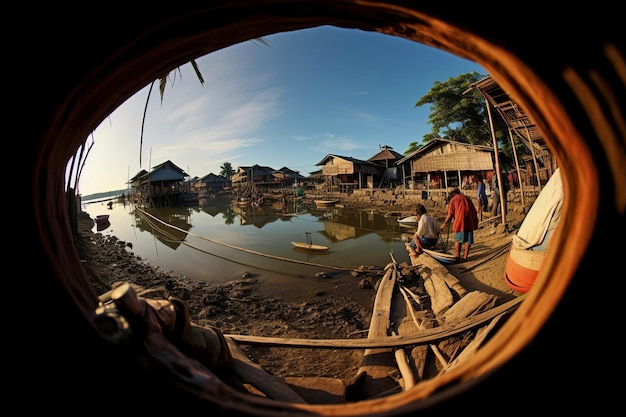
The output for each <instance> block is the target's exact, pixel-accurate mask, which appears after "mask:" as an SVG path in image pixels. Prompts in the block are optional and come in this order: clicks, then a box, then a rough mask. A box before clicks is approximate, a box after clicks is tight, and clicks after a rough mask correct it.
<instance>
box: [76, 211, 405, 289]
mask: <svg viewBox="0 0 626 417" xmlns="http://www.w3.org/2000/svg"><path fill="white" fill-rule="evenodd" d="M83 210H84V211H86V212H87V213H89V215H90V216H91V217H92V218H95V217H96V216H97V215H99V214H108V215H109V216H110V217H109V222H110V226H108V227H106V228H105V229H103V230H98V226H96V225H94V229H93V230H94V231H95V232H100V233H102V234H104V235H113V236H116V237H117V238H119V239H121V240H124V241H126V242H130V243H132V245H133V248H132V251H133V253H134V254H135V255H137V256H140V257H141V258H142V259H143V260H144V261H146V262H148V263H149V264H151V265H153V266H158V267H160V268H161V269H164V270H167V271H173V272H175V273H178V274H182V275H185V276H187V277H189V278H190V279H193V280H198V281H212V282H220V283H221V282H228V281H231V280H234V279H239V278H241V277H242V276H243V274H245V273H247V272H249V273H252V274H255V275H256V276H258V277H259V278H260V279H262V280H263V279H265V280H290V279H291V280H293V277H294V276H297V277H302V278H308V277H311V278H314V277H315V274H317V273H318V272H322V271H324V272H333V271H337V270H340V269H354V268H357V267H358V266H360V265H374V266H379V267H384V266H385V265H387V264H388V263H389V262H390V261H391V260H392V258H391V254H393V257H394V259H395V260H396V261H397V262H399V263H401V262H406V261H408V260H409V258H408V254H407V253H406V250H405V247H404V243H403V241H405V240H406V237H407V236H409V234H410V233H411V229H407V228H405V227H400V226H399V225H398V223H397V221H396V218H385V217H383V216H381V215H379V214H377V213H373V212H371V211H362V210H355V209H343V208H338V207H329V208H317V207H316V206H315V204H311V205H306V203H305V202H297V203H288V207H284V206H282V205H274V206H271V205H264V206H262V207H257V208H253V207H243V208H242V207H237V206H236V205H233V204H231V202H230V201H224V202H215V203H213V204H208V205H203V206H195V207H169V208H159V209H148V210H146V212H147V213H149V214H150V215H152V216H154V217H156V219H155V218H152V217H150V216H148V215H146V214H144V213H142V212H141V210H139V209H136V207H135V206H134V205H131V204H128V203H122V202H119V201H117V200H114V201H113V205H112V207H111V208H109V207H108V206H107V204H106V203H104V202H98V203H89V202H84V204H83ZM161 221H163V222H166V223H170V224H173V225H175V226H176V227H177V229H171V228H169V227H166V226H165V225H164V224H162V223H161ZM306 233H310V234H311V239H312V242H313V243H314V244H318V245H324V246H328V247H329V250H328V251H324V252H314V251H307V250H303V249H299V248H296V247H294V246H293V245H292V244H291V242H292V241H298V242H306ZM275 258H280V259H275Z"/></svg>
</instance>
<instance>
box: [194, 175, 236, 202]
mask: <svg viewBox="0 0 626 417" xmlns="http://www.w3.org/2000/svg"><path fill="white" fill-rule="evenodd" d="M195 188H196V190H197V191H198V193H199V194H200V195H201V196H206V195H210V194H217V193H220V192H222V191H225V190H228V189H229V188H230V180H229V179H228V178H226V177H223V176H222V175H217V174H214V173H212V172H211V173H209V174H208V175H205V176H204V177H202V178H199V179H198V180H197V181H196V185H195Z"/></svg>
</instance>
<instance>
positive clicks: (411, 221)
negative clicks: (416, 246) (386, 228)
mask: <svg viewBox="0 0 626 417" xmlns="http://www.w3.org/2000/svg"><path fill="white" fill-rule="evenodd" d="M418 222H419V219H418V218H417V216H407V217H403V218H401V219H398V223H400V226H417V223H418Z"/></svg>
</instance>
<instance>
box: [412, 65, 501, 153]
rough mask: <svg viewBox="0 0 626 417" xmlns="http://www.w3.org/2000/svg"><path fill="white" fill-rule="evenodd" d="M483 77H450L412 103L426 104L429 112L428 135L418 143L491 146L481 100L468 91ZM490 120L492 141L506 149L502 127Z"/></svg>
mask: <svg viewBox="0 0 626 417" xmlns="http://www.w3.org/2000/svg"><path fill="white" fill-rule="evenodd" d="M485 77H486V75H482V74H479V73H478V72H476V71H472V72H470V73H465V74H461V75H458V76H457V77H450V78H448V80H447V81H444V82H441V81H435V82H434V85H433V87H432V88H431V89H430V91H429V92H428V93H426V94H425V95H424V96H423V97H422V98H420V99H419V101H417V102H416V103H415V107H419V106H423V105H425V104H430V109H431V112H430V115H429V116H428V123H429V124H430V125H431V126H432V132H431V133H428V134H426V135H424V136H423V138H422V142H424V143H427V142H429V141H431V140H432V139H434V138H443V139H448V140H454V141H457V142H463V143H470V144H473V145H489V144H491V143H492V137H491V126H490V123H489V118H488V114H487V108H486V103H485V99H484V97H483V96H482V95H481V94H480V92H479V91H478V90H476V89H473V88H471V86H472V84H474V83H475V82H477V81H480V80H482V79H483V78H485ZM493 119H494V125H495V132H496V138H497V139H498V141H503V145H506V144H507V143H508V141H505V139H507V138H508V134H507V131H508V130H507V127H506V124H505V123H504V121H503V120H502V118H501V117H499V116H498V115H497V114H496V115H495V116H494V117H493ZM509 147H510V146H509ZM411 148H415V149H419V147H418V146H413V143H411V144H410V145H409V149H411Z"/></svg>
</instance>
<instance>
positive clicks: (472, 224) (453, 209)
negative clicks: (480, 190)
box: [441, 188, 478, 262]
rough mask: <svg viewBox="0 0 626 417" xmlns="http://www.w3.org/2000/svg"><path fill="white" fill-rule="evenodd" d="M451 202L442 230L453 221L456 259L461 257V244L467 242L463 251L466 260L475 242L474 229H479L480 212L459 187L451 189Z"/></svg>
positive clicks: (458, 259)
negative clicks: (477, 211) (478, 212)
mask: <svg viewBox="0 0 626 417" xmlns="http://www.w3.org/2000/svg"><path fill="white" fill-rule="evenodd" d="M449 196H450V202H449V203H448V215H447V216H446V220H445V221H444V222H443V224H442V225H441V230H442V231H443V229H444V228H445V227H446V226H447V225H448V223H449V222H450V220H452V219H454V222H453V223H452V231H453V232H454V233H455V235H454V240H455V242H454V250H455V255H456V261H457V262H459V261H460V259H461V245H462V244H465V248H464V249H465V250H464V252H463V260H464V261H466V260H467V257H468V255H469V251H470V247H471V246H472V243H474V230H476V229H478V214H477V213H476V207H475V206H474V203H472V200H470V199H469V197H467V196H465V195H463V194H461V191H460V190H459V189H458V188H455V189H453V190H452V191H450V194H449Z"/></svg>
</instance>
